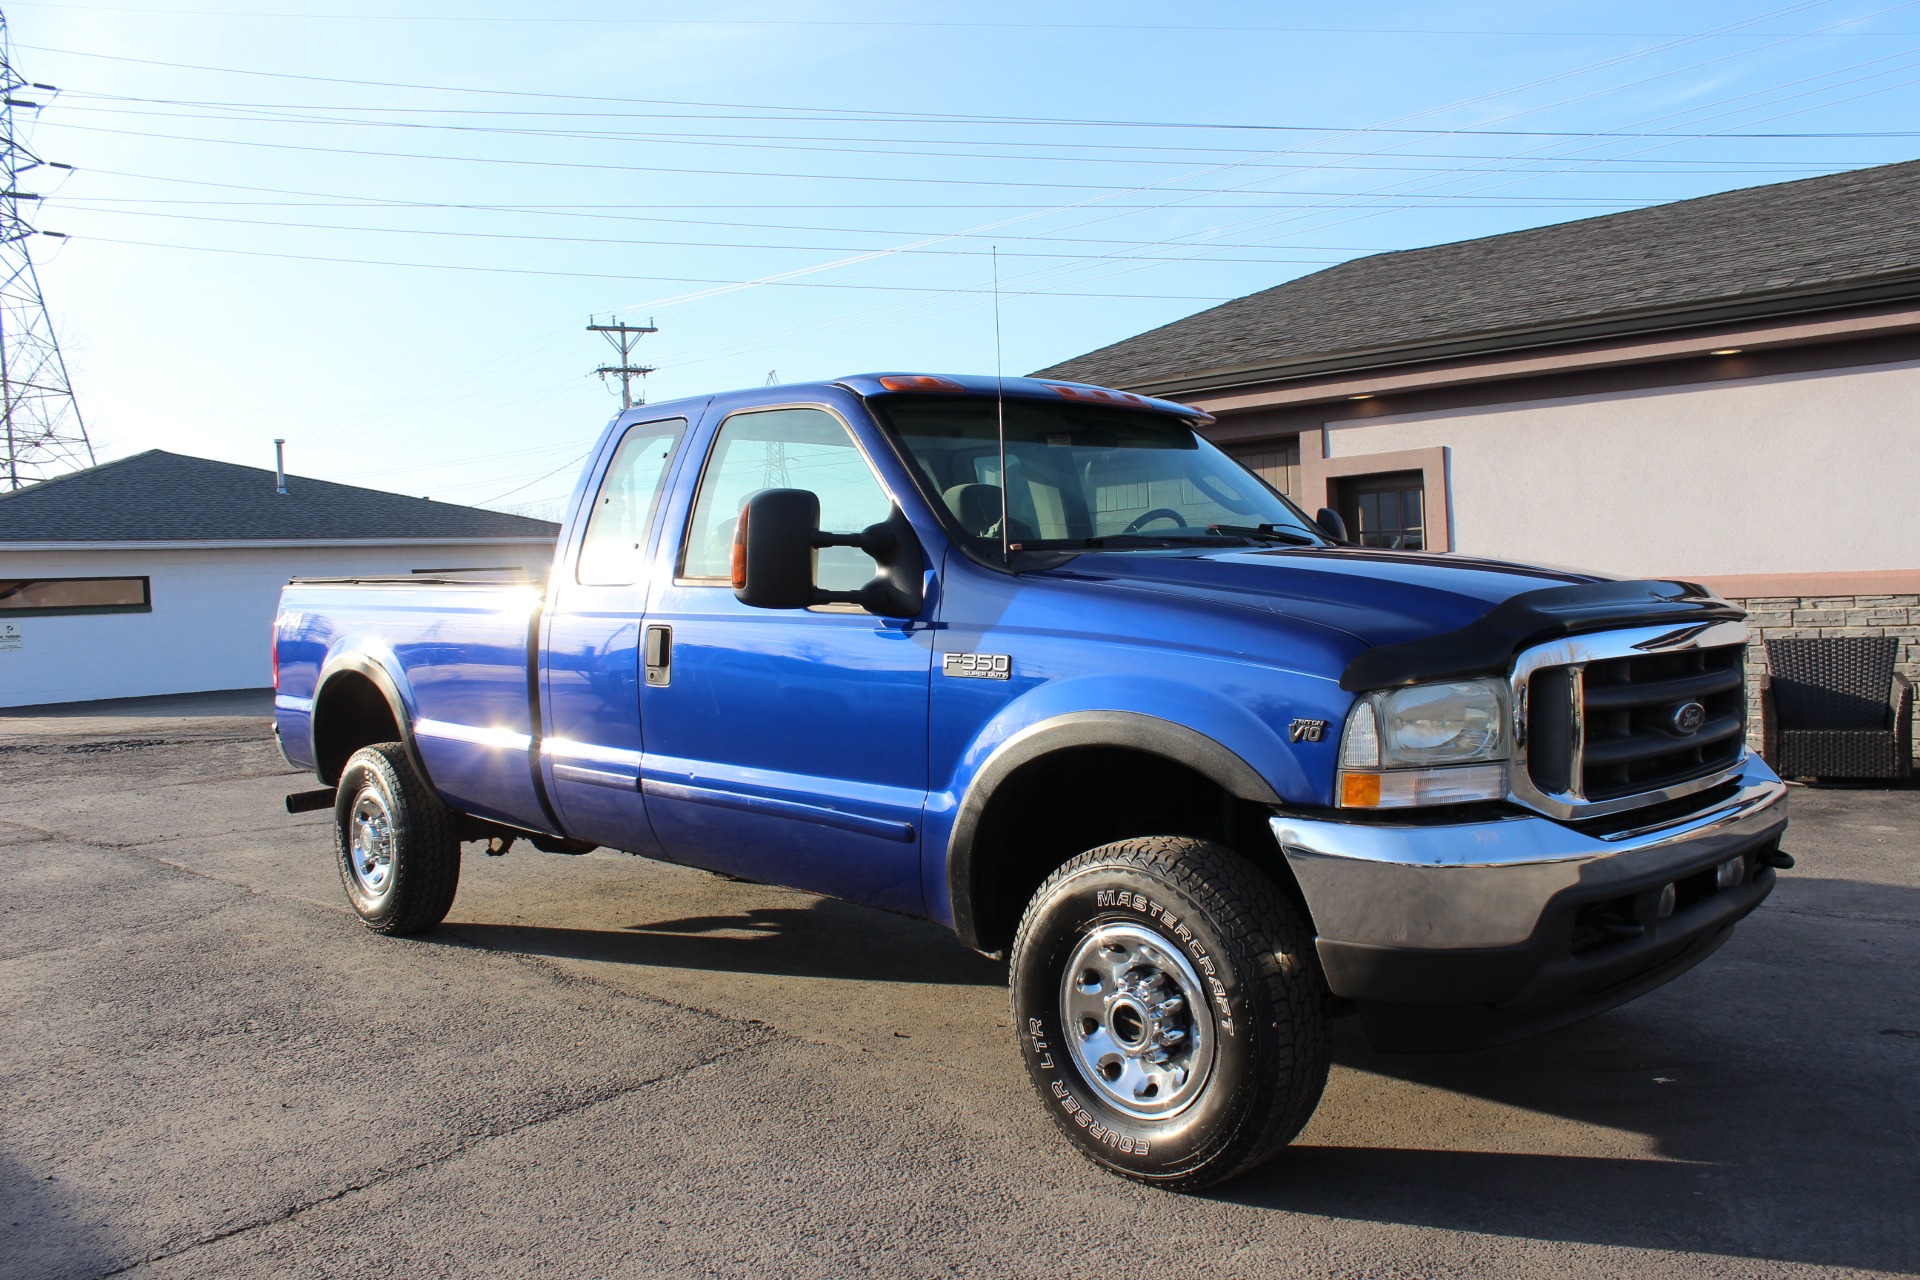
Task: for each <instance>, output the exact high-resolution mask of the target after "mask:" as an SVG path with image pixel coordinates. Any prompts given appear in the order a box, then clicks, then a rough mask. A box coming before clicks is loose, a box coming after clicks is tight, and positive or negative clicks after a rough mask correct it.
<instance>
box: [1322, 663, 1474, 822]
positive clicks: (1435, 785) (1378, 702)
mask: <svg viewBox="0 0 1920 1280" xmlns="http://www.w3.org/2000/svg"><path fill="white" fill-rule="evenodd" d="M1506 726H1507V686H1506V682H1505V681H1503V680H1449V681H1446V682H1444V683H1438V684H1419V685H1413V686H1410V687H1408V688H1405V689H1389V690H1384V691H1382V692H1379V693H1370V694H1367V695H1365V696H1364V697H1362V698H1361V699H1360V700H1359V701H1358V702H1356V703H1354V704H1353V710H1352V711H1351V712H1349V713H1348V715H1347V725H1346V732H1345V733H1344V734H1343V735H1342V736H1341V739H1340V795H1339V802H1340V803H1341V804H1342V805H1345V806H1348V807H1351V808H1364V809H1391V808H1404V807H1408V806H1412V805H1424V804H1459V803H1462V802H1464V801H1468V800H1496V799H1500V798H1502V797H1504V796H1505V795H1506V794H1507V766H1506V763H1505V762H1506V759H1507V755H1508V746H1509V744H1508V740H1507V729H1506Z"/></svg>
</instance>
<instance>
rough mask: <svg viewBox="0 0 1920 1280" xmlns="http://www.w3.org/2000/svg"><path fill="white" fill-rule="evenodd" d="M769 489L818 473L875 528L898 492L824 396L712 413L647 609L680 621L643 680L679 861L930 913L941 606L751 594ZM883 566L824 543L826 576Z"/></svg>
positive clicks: (852, 576)
mask: <svg viewBox="0 0 1920 1280" xmlns="http://www.w3.org/2000/svg"><path fill="white" fill-rule="evenodd" d="M772 488H797V489H808V490H811V491H812V492H813V493H815V494H816V495H818V497H819V499H820V511H821V527H822V528H825V529H832V530H840V531H846V530H853V529H861V528H865V527H866V526H867V525H870V524H873V523H876V522H878V521H880V520H882V519H885V518H886V516H887V514H888V512H889V511H890V509H891V508H892V505H893V497H892V495H891V494H890V493H889V492H888V491H887V490H886V488H885V487H884V486H883V485H882V483H881V482H880V479H879V477H878V475H877V473H876V472H875V470H874V468H873V467H872V465H871V463H870V462H869V461H868V459H867V456H866V454H865V452H864V450H863V448H862V446H861V443H860V441H859V440H858V438H857V437H856V436H855V435H854V433H853V430H852V428H851V427H850V426H849V425H848V423H847V421H846V420H845V419H843V418H842V417H841V416H840V415H839V414H838V413H836V412H834V411H833V410H832V409H830V408H828V407H826V406H824V405H784V406H780V405H776V406H770V407H768V408H764V409H751V410H742V411H739V412H736V413H733V414H731V415H730V416H728V417H727V418H726V419H725V420H724V421H722V422H720V423H719V424H718V426H717V427H714V428H711V434H710V436H709V440H708V443H707V445H706V450H705V460H704V463H703V466H702V469H701V472H700V479H699V482H698V488H697V490H696V491H695V494H694V496H693V500H692V502H691V503H690V504H684V505H683V506H682V510H683V511H685V510H687V509H688V508H689V507H690V511H689V512H688V514H687V515H686V516H685V518H684V520H683V522H682V524H681V526H680V527H678V528H671V527H670V528H669V529H668V530H666V531H665V532H666V533H667V534H668V535H669V536H672V537H675V538H677V539H678V542H679V553H678V557H677V563H676V564H675V565H674V569H673V573H672V576H671V578H670V579H669V580H666V581H661V582H658V583H656V585H655V588H654V591H653V595H652V599H651V602H650V604H649V606H648V608H647V623H648V625H649V627H654V626H659V627H665V628H668V629H669V630H670V633H671V644H670V655H669V657H668V659H667V673H666V675H667V678H666V679H664V680H659V679H649V680H648V681H647V682H646V683H645V684H644V685H643V686H642V688H641V691H640V696H641V708H642V714H641V717H640V721H641V726H642V734H643V739H644V764H643V777H644V781H643V783H642V790H643V791H644V793H645V795H646V799H647V810H648V814H649V816H650V817H651V819H652V821H653V826H654V830H655V833H656V834H657V835H658V837H659V839H660V842H661V844H662V846H663V847H664V848H665V849H666V851H667V853H668V855H669V856H670V857H672V858H674V859H675V860H677V861H681V862H686V863H690V864H693V865H696V866H702V867H708V868H711V869H713V870H717V871H724V872H727V873H729V874H732V875H738V876H742V877H745V878H747V879H752V880H760V881H765V882H769V883H774V884H783V885H791V886H794V887H797V888H803V889H810V890H813V891H816V892H820V893H827V894H831V895H833V896H835V897H841V898H847V899H851V900H853V901H859V902H869V903H873V904H874V905H876V906H882V907H887V908H889V909H892V910H896V911H904V912H909V913H912V914H916V915H917V914H923V895H922V893H921V889H920V832H921V819H922V810H923V808H924V805H925V802H926V793H927V694H928V681H929V678H930V673H931V669H932V643H931V627H930V626H929V624H928V622H927V618H926V615H927V614H930V612H931V609H932V605H931V603H929V604H928V606H927V607H926V611H925V612H924V613H923V617H922V618H919V619H911V620H904V621H903V620H899V619H883V618H878V617H874V616H873V615H871V614H868V613H865V612H864V611H861V610H859V609H857V608H854V607H852V606H844V605H841V606H819V607H815V608H812V609H792V610H772V609H755V608H750V607H748V606H746V605H744V604H741V603H740V601H739V600H737V599H736V598H735V597H734V594H733V589H732V583H731V577H730V560H731V552H732V541H733V528H734V524H735V522H736V521H737V519H738V518H739V513H740V507H741V504H742V503H743V502H744V501H745V500H746V499H747V498H748V497H750V496H751V495H752V494H754V493H757V492H759V491H760V490H762V489H772ZM662 559H663V561H664V559H665V558H664V557H662ZM873 574H874V564H873V561H872V560H871V559H869V558H868V557H867V556H866V555H865V554H864V553H862V552H860V551H857V550H855V549H853V548H848V547H829V548H824V549H822V550H821V551H820V552H819V561H818V567H817V573H816V581H817V582H818V584H819V585H820V586H821V587H823V588H826V589H829V590H844V589H852V588H856V587H858V586H859V585H861V584H862V583H864V582H866V581H867V580H868V579H869V578H871V577H872V576H873Z"/></svg>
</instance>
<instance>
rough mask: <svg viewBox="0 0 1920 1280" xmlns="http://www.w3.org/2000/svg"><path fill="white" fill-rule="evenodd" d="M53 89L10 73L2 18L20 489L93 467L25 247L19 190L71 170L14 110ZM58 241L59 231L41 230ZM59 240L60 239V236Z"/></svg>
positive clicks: (2, 136)
mask: <svg viewBox="0 0 1920 1280" xmlns="http://www.w3.org/2000/svg"><path fill="white" fill-rule="evenodd" d="M54 92H56V90H55V89H54V87H53V86H52V85H50V84H34V83H31V82H29V81H27V80H25V79H23V78H22V77H21V75H20V73H19V72H18V71H16V70H14V67H13V41H12V39H11V38H10V36H9V35H8V33H7V20H6V16H5V15H4V14H0V168H4V170H5V172H4V173H0V181H4V182H5V183H6V188H5V189H4V190H0V414H4V416H5V419H6V449H7V452H6V457H5V459H4V461H3V462H0V466H4V469H5V470H4V478H5V483H6V484H7V486H8V487H9V488H13V489H18V488H19V487H20V486H22V485H27V484H32V483H34V482H35V481H38V480H45V479H47V478H49V477H51V476H55V475H59V474H60V473H61V472H63V471H71V470H74V469H76V468H79V467H90V466H92V465H93V463H94V457H93V445H92V444H91V443H90V442H89V441H88V440H87V425H86V423H85V422H83V421H81V419H80V406H79V404H78V403H76V402H75V400H74V398H73V384H72V383H71V382H70V381H69V380H68V378H67V362H66V361H65V360H64V359H63V358H62V357H61V355H60V344H59V343H58V342H56V341H55V340H54V336H53V321H52V320H50V319H49V318H48V317H47V304H46V300H45V299H44V298H42V297H41V296H40V275H39V273H38V272H36V271H35V270H34V269H33V254H32V252H31V251H30V249H29V247H28V246H29V243H30V242H31V241H32V239H33V237H34V235H35V234H36V232H35V231H34V227H33V218H32V210H33V206H34V205H35V204H36V203H38V202H39V201H40V200H41V198H42V197H40V196H38V195H36V194H34V193H33V192H31V191H27V190H24V189H23V187H22V183H23V181H26V180H28V178H29V175H31V174H32V173H33V171H34V170H36V169H42V168H46V169H70V168H72V166H71V165H64V164H53V163H50V162H48V161H44V160H42V159H40V157H39V156H36V155H34V154H33V152H31V151H29V150H28V149H27V148H26V146H25V145H24V144H22V142H21V141H20V134H19V130H18V125H19V122H18V121H16V120H15V118H14V113H15V112H33V111H38V110H39V109H40V107H41V105H42V102H43V98H42V95H44V94H49V93H54ZM37 234H41V235H51V236H58V235H59V233H58V232H54V231H47V232H39V233H37ZM61 238H63V239H64V237H61Z"/></svg>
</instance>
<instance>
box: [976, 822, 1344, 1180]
mask: <svg viewBox="0 0 1920 1280" xmlns="http://www.w3.org/2000/svg"><path fill="white" fill-rule="evenodd" d="M1103 944H1104V945H1103ZM1012 960H1013V963H1012V990H1013V1017H1014V1026H1015V1029H1016V1033H1017V1034H1018V1036H1019V1038H1020V1048H1021V1053H1022V1055H1023V1056H1024V1058H1025V1060H1026V1065H1027V1074H1028V1077H1029V1078H1030V1079H1031V1080H1032V1081H1033V1085H1034V1088H1035V1089H1036V1090H1037V1091H1038V1093H1039V1095H1040V1099H1041V1102H1042V1103H1043V1104H1044V1105H1045V1107H1046V1109H1047V1112H1048V1114H1049V1115H1051V1116H1052V1117H1053V1119H1054V1122H1055V1123H1056V1124H1058V1125H1059V1126H1060V1128H1061V1129H1062V1130H1063V1131H1064V1132H1065V1133H1066V1135H1067V1136H1068V1138H1070V1139H1071V1140H1072V1141H1073V1143H1074V1144H1075V1145H1076V1146H1077V1147H1079V1149H1080V1150H1081V1151H1082V1153H1084V1154H1085V1155H1087V1156H1088V1157H1089V1158H1090V1159H1092V1160H1094V1161H1095V1162H1096V1163H1098V1164H1101V1165H1103V1166H1105V1167H1106V1168H1108V1169H1111V1170H1113V1171H1115V1172H1117V1173H1120V1174H1123V1175H1125V1176H1127V1177H1129V1178H1134V1179H1137V1180H1139V1181H1141V1182H1149V1183H1154V1184H1156V1185H1160V1186H1168V1187H1173V1188H1177V1189H1184V1190H1192V1189H1197V1188H1200V1187H1205V1186H1209V1185H1211V1184H1213V1183H1216V1182H1219V1181H1221V1180H1223V1179H1226V1178H1230V1177H1233V1176H1234V1175H1235V1174H1237V1173H1241V1172H1243V1171H1245V1170H1247V1169H1250V1168H1252V1167H1253V1166H1254V1165H1257V1164H1259V1163H1261V1162H1262V1161H1264V1160H1267V1159H1268V1158H1270V1157H1271V1156H1273V1155H1274V1154H1275V1153H1276V1152H1277V1151H1279V1150H1280V1149H1281V1148H1282V1147H1284V1146H1286V1144H1287V1143H1289V1142H1291V1141H1292V1140H1293V1138H1294V1136H1295V1135H1296V1134H1298V1133H1299V1132H1300V1130H1301V1128H1302V1127H1303V1126H1304V1125H1305V1124H1306V1122H1307V1119H1308V1118H1309V1117H1310V1116H1312V1114H1313V1111H1314V1108H1315V1107H1316V1106H1317V1105H1318V1104H1319V1101H1320V1094H1321V1091H1322V1090H1323V1089H1324V1088H1325V1087H1326V1081H1327V1064H1328V1056H1327V1038H1326V1006H1327V992H1326V983H1325V979H1324V978H1323V977H1322V976H1321V973H1320V965H1319V958H1318V956H1317V954H1316V953H1315V952H1314V949H1313V932H1312V930H1311V929H1310V928H1309V927H1308V925H1307V922H1306V920H1305V919H1304V918H1303V917H1302V915H1301V913H1300V911H1299V910H1298V909H1297V908H1296V907H1295V906H1294V905H1293V903H1292V902H1291V901H1289V900H1288V899H1287V897H1286V896H1285V895H1284V894H1283V893H1282V892H1281V891H1280V888H1279V886H1278V885H1276V884H1274V883H1273V881H1272V880H1270V879H1269V878H1268V877H1267V876H1266V875H1265V874H1263V873H1262V872H1261V871H1259V870H1258V869H1257V868H1255V867H1254V866H1253V865H1252V864H1251V863H1249V862H1247V861H1246V860H1245V859H1244V858H1241V857H1240V856H1239V855H1238V854H1236V853H1234V852H1233V851H1232V850H1231V849H1228V848H1225V847H1223V846H1221V845H1217V844H1213V843H1210V842H1208V841H1205V840H1196V839H1190V838H1187V837H1180V836H1155V837H1149V838H1143V839H1133V840H1122V841H1119V842H1117V843H1114V844H1109V845H1103V846H1101V847H1100V848H1098V849H1093V850H1090V851H1088V852H1086V853H1083V854H1081V855H1080V856H1079V857H1077V858H1074V859H1073V860H1072V861H1071V862H1068V863H1067V864H1066V865H1065V866H1063V867H1061V868H1060V869H1059V870H1058V871H1055V872H1054V873H1053V874H1052V875H1051V876H1049V877H1048V878H1047V880H1046V882H1045V883H1044V884H1042V885H1041V886H1040V888H1039V890H1038V891H1037V892H1036V893H1035V894H1034V896H1033V900H1032V902H1031V903H1030V904H1029V905H1028V907H1027V912H1026V915H1025V917H1024V918H1023V919H1022V920H1021V922H1020V929H1019V932H1018V934H1017V935H1016V936H1015V938H1014V943H1013V958H1012ZM1073 961H1079V962H1081V963H1079V964H1077V965H1076V966H1075V967H1076V972H1075V973H1073V974H1069V973H1068V972H1067V968H1068V965H1069V963H1070V962H1073ZM1070 981H1071V983H1072V985H1069V983H1070ZM1196 987H1197V988H1198V991H1199V993H1200V994H1201V995H1202V996H1203V998H1204V1004H1203V1003H1202V1001H1201V1000H1199V999H1194V1000H1182V1001H1178V1002H1175V1003H1174V1004H1172V1005H1169V1004H1168V1003H1167V1000H1168V997H1169V995H1170V993H1174V992H1177V991H1180V990H1182V989H1191V988H1196ZM1143 991H1144V992H1148V993H1149V994H1147V995H1144V996H1143V995H1141V994H1140V993H1141V992H1143ZM1123 1005H1125V1006H1127V1007H1126V1008H1122V1007H1121V1006H1123ZM1102 1008H1106V1009H1109V1010H1111V1011H1112V1013H1111V1014H1110V1016H1109V1017H1108V1019H1107V1022H1106V1023H1105V1024H1102V1025H1099V1026H1094V1024H1099V1023H1101V1018H1100V1014H1099V1010H1100V1009H1102ZM1069 1009H1071V1013H1069V1012H1068V1010H1069ZM1140 1010H1145V1011H1146V1012H1147V1014H1148V1015H1149V1017H1150V1018H1152V1019H1155V1021H1154V1023H1153V1026H1145V1025H1143V1024H1142V1019H1141V1017H1140V1013H1139V1011H1140ZM1166 1010H1171V1012H1168V1013H1167V1014H1166V1016H1167V1017H1168V1018H1169V1019H1170V1021H1169V1022H1168V1023H1167V1024H1166V1026H1165V1027H1164V1029H1161V1030H1157V1031H1156V1030H1155V1028H1158V1027H1160V1024H1159V1022H1158V1021H1157V1020H1158V1018H1159V1017H1160V1016H1161V1014H1162V1011H1166ZM1183 1011H1184V1012H1183ZM1069 1017H1072V1018H1073V1019H1074V1022H1075V1025H1072V1026H1069V1025H1066V1023H1067V1020H1068V1018H1069ZM1183 1019H1185V1020H1184V1021H1183ZM1202 1019H1204V1021H1202ZM1090 1026H1091V1027H1094V1029H1093V1030H1092V1031H1091V1032H1089V1031H1088V1030H1087V1028H1089V1027H1090ZM1076 1036H1077V1037H1079V1039H1078V1040H1076V1039H1075V1038H1074V1037H1076ZM1163 1040H1164V1041H1165V1042H1166V1045H1167V1047H1166V1048H1161V1047H1158V1046H1160V1045H1161V1043H1162V1041H1163ZM1196 1046H1197V1049H1196ZM1149 1048H1150V1054H1142V1053H1141V1052H1139V1051H1140V1050H1143V1049H1149ZM1102 1052H1104V1058H1101V1057H1100V1056H1099V1055H1100V1054H1101V1053H1102ZM1183 1055H1184V1056H1183ZM1149 1058H1151V1060H1149ZM1156 1064H1161V1065H1156ZM1182 1068H1184V1070H1183V1069H1182ZM1156 1071H1158V1072H1161V1073H1162V1074H1159V1075H1154V1074H1153V1073H1154V1072H1156ZM1167 1073H1171V1074H1167ZM1096 1074H1099V1075H1103V1076H1105V1077H1106V1083H1104V1084H1101V1083H1099V1082H1097V1081H1096V1080H1095V1079H1094V1076H1095V1075H1096ZM1196 1082H1197V1083H1196ZM1155 1106H1159V1107H1161V1108H1163V1109H1167V1108H1171V1109H1170V1110H1165V1111H1164V1112H1163V1113H1160V1114H1156V1113H1154V1112H1153V1111H1152V1108H1153V1107H1155Z"/></svg>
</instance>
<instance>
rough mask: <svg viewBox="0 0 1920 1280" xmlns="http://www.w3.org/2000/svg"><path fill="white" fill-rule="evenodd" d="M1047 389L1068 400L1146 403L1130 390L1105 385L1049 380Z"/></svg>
mask: <svg viewBox="0 0 1920 1280" xmlns="http://www.w3.org/2000/svg"><path fill="white" fill-rule="evenodd" d="M1047 389H1048V390H1049V391H1052V392H1054V393H1055V394H1057V395H1062V396H1065V397H1066V398H1067V399H1069V400H1090V401H1092V402H1093V403H1095V404H1138V405H1144V404H1146V400H1145V399H1143V398H1142V397H1140V396H1137V395H1135V394H1133V392H1131V391H1110V390H1108V389H1107V388H1105V387H1076V386H1072V385H1070V384H1063V383H1058V382H1049V383H1048V384H1047Z"/></svg>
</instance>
